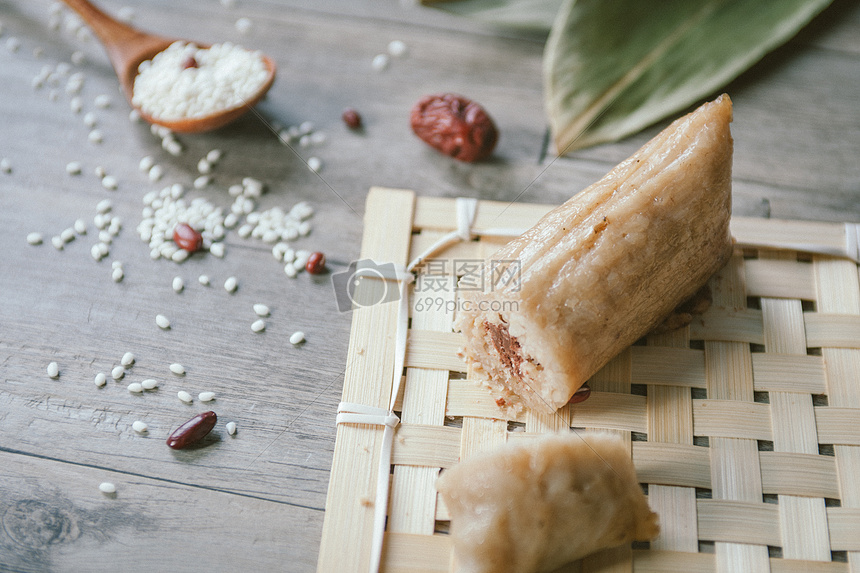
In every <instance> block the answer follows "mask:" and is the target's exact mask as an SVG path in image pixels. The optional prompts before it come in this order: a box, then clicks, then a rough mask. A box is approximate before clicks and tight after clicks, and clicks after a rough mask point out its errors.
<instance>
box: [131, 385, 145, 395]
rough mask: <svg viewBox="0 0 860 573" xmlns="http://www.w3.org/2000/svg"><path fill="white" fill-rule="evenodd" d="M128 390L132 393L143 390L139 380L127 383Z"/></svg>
mask: <svg viewBox="0 0 860 573" xmlns="http://www.w3.org/2000/svg"><path fill="white" fill-rule="evenodd" d="M128 391H129V392H131V393H132V394H140V393H141V392H143V384H141V383H140V382H132V383H131V384H129V385H128Z"/></svg>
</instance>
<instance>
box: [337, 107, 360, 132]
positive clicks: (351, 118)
mask: <svg viewBox="0 0 860 573" xmlns="http://www.w3.org/2000/svg"><path fill="white" fill-rule="evenodd" d="M341 119H343V122H344V123H345V124H346V126H347V127H348V128H350V129H358V128H360V127H361V115H359V113H358V112H357V111H355V110H354V109H352V108H351V107H348V108H346V109H345V110H343V115H342V116H341Z"/></svg>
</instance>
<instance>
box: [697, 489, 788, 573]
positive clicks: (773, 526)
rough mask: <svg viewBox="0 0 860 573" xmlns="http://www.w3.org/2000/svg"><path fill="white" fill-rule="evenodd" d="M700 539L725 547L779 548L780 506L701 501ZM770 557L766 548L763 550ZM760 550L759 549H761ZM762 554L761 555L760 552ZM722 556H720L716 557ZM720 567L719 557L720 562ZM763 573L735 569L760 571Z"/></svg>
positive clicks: (759, 503) (749, 502)
mask: <svg viewBox="0 0 860 573" xmlns="http://www.w3.org/2000/svg"><path fill="white" fill-rule="evenodd" d="M696 511H697V514H698V516H699V537H700V538H701V539H711V540H713V541H717V542H725V543H731V544H735V543H739V544H740V543H743V544H746V545H747V547H749V548H751V549H752V548H754V547H755V546H756V545H759V546H767V545H775V546H779V544H780V542H781V537H780V534H779V533H780V532H779V506H778V505H776V504H775V503H762V502H761V501H759V502H752V501H728V500H717V499H700V500H698V501H697V502H696ZM762 548H763V549H764V550H765V551H764V554H765V555H767V547H762ZM762 548H759V549H762ZM759 553H761V552H760V551H759ZM717 555H718V556H719V552H718V553H717ZM717 563H718V565H719V557H718V561H717ZM760 570H761V569H755V568H751V569H747V568H744V569H732V571H760Z"/></svg>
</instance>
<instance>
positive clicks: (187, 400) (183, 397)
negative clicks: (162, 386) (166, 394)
mask: <svg viewBox="0 0 860 573" xmlns="http://www.w3.org/2000/svg"><path fill="white" fill-rule="evenodd" d="M176 397H177V398H179V399H180V400H182V401H183V402H185V403H186V404H190V403H191V402H193V401H194V398H192V397H191V394H189V393H188V392H186V391H185V390H180V391H179V392H177V393H176Z"/></svg>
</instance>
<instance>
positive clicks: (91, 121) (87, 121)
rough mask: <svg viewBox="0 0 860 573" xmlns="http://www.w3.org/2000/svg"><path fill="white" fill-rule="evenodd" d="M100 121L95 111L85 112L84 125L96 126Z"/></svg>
mask: <svg viewBox="0 0 860 573" xmlns="http://www.w3.org/2000/svg"><path fill="white" fill-rule="evenodd" d="M98 123H99V120H98V118H97V117H96V114H94V113H93V112H91V111H88V112H87V113H85V114H84V125H86V126H87V127H95V126H96V125H98Z"/></svg>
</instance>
